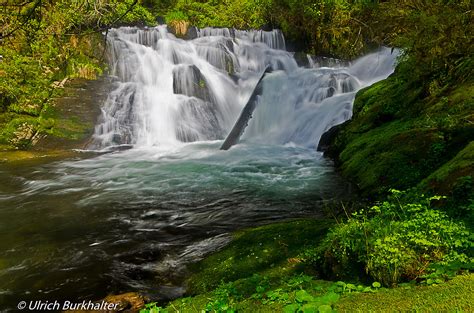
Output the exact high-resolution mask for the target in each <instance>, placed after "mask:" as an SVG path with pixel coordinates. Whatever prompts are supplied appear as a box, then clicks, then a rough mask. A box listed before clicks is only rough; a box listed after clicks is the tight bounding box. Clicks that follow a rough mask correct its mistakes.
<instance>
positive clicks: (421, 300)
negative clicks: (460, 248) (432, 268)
mask: <svg viewBox="0 0 474 313" xmlns="http://www.w3.org/2000/svg"><path fill="white" fill-rule="evenodd" d="M335 309H336V310H337V311H338V312H364V313H366V312H473V311H474V274H469V275H462V276H457V277H455V278H454V279H453V280H451V281H448V282H446V283H443V284H440V285H437V286H424V287H399V288H393V289H385V290H381V291H379V292H377V293H368V294H366V293H364V294H352V295H347V296H345V297H342V298H341V300H340V301H339V302H337V303H336V304H335Z"/></svg>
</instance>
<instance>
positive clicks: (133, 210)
mask: <svg viewBox="0 0 474 313" xmlns="http://www.w3.org/2000/svg"><path fill="white" fill-rule="evenodd" d="M108 47H109V64H110V76H111V79H112V81H113V82H112V86H111V91H110V93H109V95H108V97H107V99H106V101H105V102H104V103H102V104H101V115H100V117H99V118H98V122H97V125H96V127H95V133H94V135H93V137H92V139H91V143H90V144H89V146H88V148H87V149H86V150H87V154H84V157H76V158H69V159H64V160H59V161H58V160H54V161H47V160H45V161H44V162H36V163H31V164H26V163H22V164H21V165H15V164H9V163H4V164H0V310H2V309H5V310H7V311H8V310H12V309H13V308H15V307H16V304H17V303H18V302H19V301H20V300H25V301H29V300H49V301H54V300H58V301H61V300H62V301H64V300H69V301H77V300H80V301H82V300H98V299H101V298H103V297H104V296H106V295H108V294H118V293H123V292H129V291H137V292H141V293H143V294H145V295H148V296H150V297H151V298H152V299H154V300H160V299H169V298H175V297H178V296H180V295H182V294H183V292H184V291H185V290H184V287H183V280H184V278H185V277H186V265H187V264H189V263H191V262H195V261H197V260H199V259H200V258H202V257H203V256H204V255H206V254H207V253H209V252H212V251H214V250H216V249H218V248H220V247H222V246H224V245H225V244H226V243H227V242H228V241H229V240H230V235H229V234H230V232H232V231H234V230H237V229H241V228H244V227H251V226H256V225H262V224H267V223H270V222H274V221H281V220H287V219H292V218H299V217H321V216H322V208H323V206H324V205H325V203H328V202H331V201H339V200H341V199H346V198H347V197H350V193H351V191H350V185H349V184H348V183H347V182H345V181H344V180H343V179H342V178H340V177H339V176H338V174H337V173H336V172H335V169H334V168H333V164H332V163H331V161H329V160H327V159H325V158H323V157H322V154H321V153H320V152H317V151H316V149H315V148H316V146H317V144H318V142H319V139H320V137H321V135H322V134H323V133H324V132H325V131H327V130H328V129H329V128H330V127H332V126H334V125H337V124H340V123H342V122H344V121H345V120H347V119H349V118H350V117H351V114H352V113H351V112H352V103H353V101H354V97H355V94H356V92H357V91H358V90H359V89H361V88H363V87H366V86H368V85H370V84H372V83H374V82H376V81H379V80H381V79H384V78H386V77H387V76H388V75H390V74H391V73H392V72H393V68H394V64H395V60H396V53H393V54H392V53H391V50H390V49H388V48H380V49H379V50H378V51H376V52H374V53H372V54H369V55H367V56H364V57H362V58H360V59H358V60H356V61H354V62H351V63H350V64H345V63H343V62H341V63H337V64H331V66H328V65H327V64H319V63H317V62H314V61H313V60H312V59H309V60H308V65H306V66H304V67H303V66H299V65H298V64H297V62H296V60H295V58H294V54H293V53H291V52H287V51H286V47H285V40H284V37H283V35H282V33H281V32H280V31H278V30H274V31H271V32H265V31H238V30H233V29H214V28H205V29H198V30H197V35H196V38H195V39H193V40H186V41H185V40H182V39H178V38H176V37H175V36H174V35H172V34H171V33H169V32H168V30H167V28H166V26H158V27H156V28H147V29H138V28H131V27H123V28H119V29H112V30H110V31H109V35H108ZM266 66H270V67H271V68H272V72H271V73H269V74H267V75H266V76H265V78H264V80H263V82H262V83H263V88H262V94H261V95H259V96H258V103H257V106H256V110H255V112H254V113H253V117H252V119H251V120H250V121H249V125H248V127H247V129H246V131H245V133H244V134H243V137H242V139H241V142H240V143H239V144H237V145H236V146H234V147H232V148H231V149H230V150H228V151H221V150H219V148H220V146H221V144H222V142H223V140H224V139H225V136H226V135H227V134H228V132H229V131H230V129H231V128H232V126H233V124H234V123H235V121H236V119H237V118H238V116H239V114H240V111H241V110H242V108H243V107H244V105H245V104H246V101H247V99H248V98H249V97H250V95H251V94H252V91H253V89H254V88H255V84H256V83H257V80H258V78H259V76H260V74H261V72H262V71H263V70H264V69H265V67H266ZM91 154H92V156H90V155H91ZM86 156H87V157H86Z"/></svg>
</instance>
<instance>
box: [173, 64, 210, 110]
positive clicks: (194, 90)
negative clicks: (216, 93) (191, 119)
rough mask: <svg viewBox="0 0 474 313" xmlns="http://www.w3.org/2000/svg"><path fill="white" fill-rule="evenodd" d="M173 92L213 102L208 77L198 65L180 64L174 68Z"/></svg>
mask: <svg viewBox="0 0 474 313" xmlns="http://www.w3.org/2000/svg"><path fill="white" fill-rule="evenodd" d="M173 92H174V93H175V94H182V95H186V96H189V97H196V98H199V99H201V100H203V101H206V102H212V99H211V94H210V91H209V88H208V86H207V82H206V79H205V77H204V76H203V75H202V74H201V71H200V70H199V68H198V67H197V66H196V65H184V66H178V67H176V68H175V69H174V71H173Z"/></svg>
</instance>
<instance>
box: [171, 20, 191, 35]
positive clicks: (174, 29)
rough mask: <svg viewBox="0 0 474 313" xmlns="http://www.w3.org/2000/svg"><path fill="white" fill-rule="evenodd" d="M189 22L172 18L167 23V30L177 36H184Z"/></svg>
mask: <svg viewBox="0 0 474 313" xmlns="http://www.w3.org/2000/svg"><path fill="white" fill-rule="evenodd" d="M188 29H189V22H188V21H184V20H174V21H170V22H169V23H168V31H169V32H170V33H172V34H173V35H175V36H176V37H179V38H185V37H186V34H187V33H188Z"/></svg>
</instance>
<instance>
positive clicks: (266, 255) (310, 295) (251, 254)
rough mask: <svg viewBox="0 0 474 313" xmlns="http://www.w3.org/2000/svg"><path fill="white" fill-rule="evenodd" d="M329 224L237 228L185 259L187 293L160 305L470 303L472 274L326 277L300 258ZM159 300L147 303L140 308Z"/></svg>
mask: <svg viewBox="0 0 474 313" xmlns="http://www.w3.org/2000/svg"><path fill="white" fill-rule="evenodd" d="M331 225H334V222H333V221H331V220H316V219H300V220H295V221H289V222H282V223H276V224H271V225H267V226H262V227H257V228H252V229H245V230H242V231H238V232H236V233H235V234H234V237H233V241H232V242H231V243H230V244H229V245H228V246H226V247H225V248H223V249H222V250H220V251H218V252H215V253H213V254H211V255H210V256H208V257H207V258H205V259H204V260H202V261H200V262H198V263H197V264H195V265H193V266H192V267H191V272H192V274H191V276H190V278H189V280H188V288H189V289H188V290H189V293H188V294H189V295H190V296H189V297H185V298H180V299H177V300H174V301H172V302H170V303H168V304H166V303H164V304H163V307H162V310H163V312H202V310H205V311H217V312H254V311H258V312H296V311H299V310H302V311H303V312H334V311H337V312H380V311H384V312H395V311H397V312H408V311H413V310H418V311H422V312H425V311H426V312H428V311H429V312H433V311H436V312H441V311H458V312H469V311H471V310H472V308H473V307H472V302H473V301H472V300H473V298H472V291H473V288H474V275H473V274H466V275H461V276H457V277H455V278H454V279H452V280H449V281H446V282H445V281H443V282H438V283H434V284H431V285H429V286H428V285H426V284H424V285H420V284H417V283H415V282H411V283H406V284H402V285H400V286H398V287H397V288H383V287H382V286H381V285H380V284H379V283H378V282H370V281H363V282H361V281H357V280H345V281H344V282H342V281H336V280H324V279H323V278H322V277H321V276H318V272H319V270H318V269H317V268H314V267H313V266H312V265H310V264H308V263H307V262H306V261H305V259H306V258H307V254H308V253H309V251H311V250H312V249H314V247H315V246H317V245H319V244H320V243H321V242H322V241H323V238H324V236H325V235H326V232H327V230H328V227H330V226H331ZM157 306H158V305H157V304H148V309H145V312H147V310H149V309H151V308H156V307H157ZM150 312H151V311H150ZM160 312H161V311H160Z"/></svg>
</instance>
